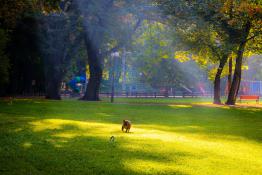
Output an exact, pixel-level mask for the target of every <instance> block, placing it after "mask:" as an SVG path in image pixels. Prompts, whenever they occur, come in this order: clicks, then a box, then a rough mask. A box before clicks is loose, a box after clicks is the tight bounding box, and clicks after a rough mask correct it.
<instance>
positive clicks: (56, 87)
mask: <svg viewBox="0 0 262 175" xmlns="http://www.w3.org/2000/svg"><path fill="white" fill-rule="evenodd" d="M59 58H60V57H59V54H54V55H52V56H50V57H47V58H46V59H45V77H46V78H45V84H46V85H45V86H46V87H45V90H46V95H45V98H46V99H52V100H61V96H60V88H61V82H62V72H61V69H60V66H61V62H60V61H61V59H59Z"/></svg>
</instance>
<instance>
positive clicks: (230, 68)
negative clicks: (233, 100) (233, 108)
mask: <svg viewBox="0 0 262 175" xmlns="http://www.w3.org/2000/svg"><path fill="white" fill-rule="evenodd" d="M232 67H233V59H232V57H230V58H229V62H228V76H227V95H228V93H229V91H230V88H231V83H232Z"/></svg>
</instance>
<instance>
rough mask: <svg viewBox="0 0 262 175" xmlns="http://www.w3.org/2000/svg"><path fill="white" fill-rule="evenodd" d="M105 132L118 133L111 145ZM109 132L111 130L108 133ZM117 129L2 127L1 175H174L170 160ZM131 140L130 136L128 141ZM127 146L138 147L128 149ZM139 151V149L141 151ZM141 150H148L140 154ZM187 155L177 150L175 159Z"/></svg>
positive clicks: (58, 124)
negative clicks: (109, 130) (107, 130)
mask: <svg viewBox="0 0 262 175" xmlns="http://www.w3.org/2000/svg"><path fill="white" fill-rule="evenodd" d="M105 127H112V128H113V129H112V128H111V133H112V132H113V134H118V135H117V136H116V141H115V142H110V141H109V137H108V136H109V135H108V133H105V132H103V130H104V129H105ZM109 129H110V128H109ZM114 130H116V129H115V125H112V126H111V125H109V124H101V123H88V122H83V121H69V120H58V119H48V120H40V121H39V120H31V121H28V122H25V121H19V119H17V122H16V123H15V124H14V123H13V124H12V125H9V126H6V128H5V129H3V128H1V131H2V132H1V135H0V143H1V147H0V148H1V150H0V151H1V155H0V172H1V174H3V175H4V174H37V175H38V174H50V175H52V174H70V175H73V174H76V175H80V174H99V175H101V174H106V175H109V174H112V175H116V174H138V175H139V174H178V175H185V174H186V173H185V172H181V171H179V170H178V169H173V168H172V166H171V164H170V165H169V163H170V162H173V161H176V160H174V159H172V158H171V157H170V156H167V155H162V154H161V153H159V152H154V151H151V150H148V148H150V147H151V149H152V146H153V145H151V144H149V145H147V144H146V143H144V141H143V142H141V140H133V139H132V138H131V137H132V134H125V133H121V132H119V130H118V131H114ZM130 136H131V137H130ZM130 144H136V146H138V147H136V148H133V149H131V148H132V145H131V148H130V149H128V146H130ZM139 146H141V147H139ZM142 147H145V148H147V149H144V148H142ZM187 156H190V154H188V153H186V152H181V151H178V152H177V155H176V159H180V157H181V159H183V157H187ZM154 165H157V166H154Z"/></svg>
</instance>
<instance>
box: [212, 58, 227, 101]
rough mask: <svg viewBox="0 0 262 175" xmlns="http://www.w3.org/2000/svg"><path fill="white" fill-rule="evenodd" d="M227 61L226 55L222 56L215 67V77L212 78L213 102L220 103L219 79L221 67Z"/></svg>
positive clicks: (222, 67)
mask: <svg viewBox="0 0 262 175" xmlns="http://www.w3.org/2000/svg"><path fill="white" fill-rule="evenodd" d="M226 62H227V56H224V57H223V58H222V60H220V63H219V66H218V68H217V73H216V77H215V80H214V99H213V103H214V104H221V99H220V96H221V94H220V81H221V80H220V79H221V74H222V72H223V69H224V67H225V64H226Z"/></svg>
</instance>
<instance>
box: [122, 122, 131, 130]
mask: <svg viewBox="0 0 262 175" xmlns="http://www.w3.org/2000/svg"><path fill="white" fill-rule="evenodd" d="M130 128H131V121H129V120H123V125H122V131H124V129H126V132H129V130H130Z"/></svg>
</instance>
